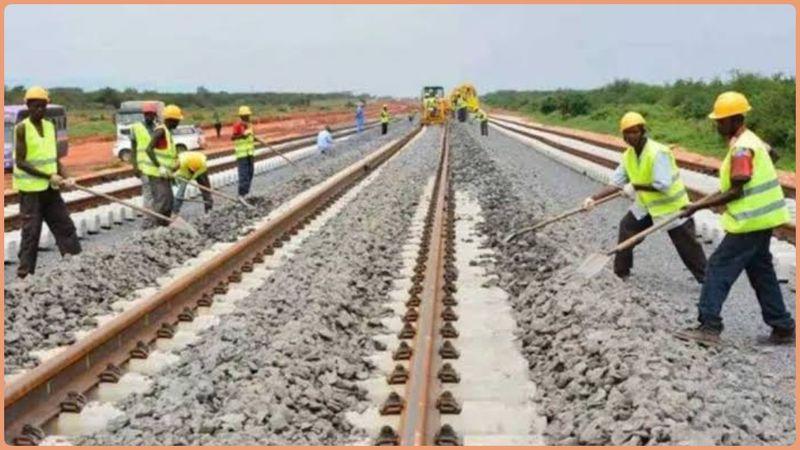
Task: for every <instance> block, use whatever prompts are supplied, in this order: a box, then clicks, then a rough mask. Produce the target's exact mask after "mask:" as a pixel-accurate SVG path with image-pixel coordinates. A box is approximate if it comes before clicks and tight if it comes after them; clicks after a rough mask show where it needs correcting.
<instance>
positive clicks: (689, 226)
mask: <svg viewBox="0 0 800 450" xmlns="http://www.w3.org/2000/svg"><path fill="white" fill-rule="evenodd" d="M652 225H653V218H652V217H650V216H649V215H648V216H645V217H644V218H642V220H636V217H634V215H633V213H631V212H630V211H628V213H627V214H625V216H624V217H622V220H620V222H619V239H618V242H622V241H624V240H626V239H628V238H629V237H631V236H633V235H635V234H637V233H639V232H641V231H644V230H645V229H646V228H650V227H651V226H652ZM668 233H669V238H670V239H671V240H672V243H673V245H675V250H677V251H678V256H680V257H681V261H683V264H684V265H685V266H686V268H687V269H689V272H691V273H692V275H693V276H694V278H695V279H696V280H697V281H698V282H699V283H702V282H703V280H704V279H705V271H706V254H705V252H703V247H702V246H701V245H700V243H699V242H697V239H696V238H695V232H694V219H689V220H687V221H686V222H684V224H683V225H681V226H679V227H676V228H673V229H671V230H669V231H668ZM637 245H638V244H637ZM634 247H636V246H635V245H634V246H633V247H631V248H629V249H627V250H622V251H619V252H617V254H616V256H615V257H614V273H615V274H617V276H619V277H626V276H628V275H630V273H631V267H633V248H634Z"/></svg>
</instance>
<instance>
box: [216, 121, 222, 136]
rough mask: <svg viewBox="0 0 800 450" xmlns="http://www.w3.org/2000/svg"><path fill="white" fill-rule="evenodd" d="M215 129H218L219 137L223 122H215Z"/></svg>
mask: <svg viewBox="0 0 800 450" xmlns="http://www.w3.org/2000/svg"><path fill="white" fill-rule="evenodd" d="M214 129H215V130H217V137H219V136H220V134H221V133H222V124H221V123H215V124H214Z"/></svg>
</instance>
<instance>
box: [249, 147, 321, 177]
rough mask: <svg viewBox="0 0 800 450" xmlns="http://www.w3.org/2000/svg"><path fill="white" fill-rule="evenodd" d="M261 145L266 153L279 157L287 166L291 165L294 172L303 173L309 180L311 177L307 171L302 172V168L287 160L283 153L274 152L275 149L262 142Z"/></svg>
mask: <svg viewBox="0 0 800 450" xmlns="http://www.w3.org/2000/svg"><path fill="white" fill-rule="evenodd" d="M261 143H262V144H263V146H264V148H265V149H267V151H269V152H272V153H273V154H276V155H278V156H280V157H281V158H283V159H284V160H285V161H286V162H288V163H289V164H291V165H292V167H294V168H295V170H298V171H300V172H302V173H303V175H305V176H307V177H309V178H310V177H311V176H310V174H309V173H308V171H306V170H304V169H303V168H302V167H300V166H298V165H297V163H296V162H294V161H292V160H291V159H289V158H288V157H287V156H286V155H284V154H283V153H281V152H280V151H278V150H276V149H275V148H273V147H272V146H270V145H267V144H266V143H265V142H263V141H262V142H261Z"/></svg>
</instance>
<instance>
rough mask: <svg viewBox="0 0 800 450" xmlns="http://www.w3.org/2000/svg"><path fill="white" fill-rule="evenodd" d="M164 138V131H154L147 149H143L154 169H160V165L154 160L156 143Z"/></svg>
mask: <svg viewBox="0 0 800 450" xmlns="http://www.w3.org/2000/svg"><path fill="white" fill-rule="evenodd" d="M164 136H165V135H164V129H163V128H156V130H155V131H154V132H153V137H152V138H151V139H150V143H149V144H147V149H145V152H147V156H148V158H150V161H152V163H153V165H155V166H156V167H160V165H159V164H158V160H157V159H156V151H155V147H156V142H158V140H159V139H161V138H162V137H164Z"/></svg>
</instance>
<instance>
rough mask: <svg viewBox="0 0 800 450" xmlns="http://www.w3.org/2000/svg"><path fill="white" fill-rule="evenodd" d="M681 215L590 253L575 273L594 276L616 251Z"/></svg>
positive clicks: (631, 244) (673, 216) (704, 198)
mask: <svg viewBox="0 0 800 450" xmlns="http://www.w3.org/2000/svg"><path fill="white" fill-rule="evenodd" d="M713 195H716V193H714V194H709V195H707V196H705V197H703V198H702V199H701V200H699V201H700V202H702V201H704V200H706V199H707V198H709V197H711V196H713ZM680 217H681V212H676V213H675V214H672V215H670V216H667V217H666V218H665V219H664V220H662V221H661V222H658V223H656V224H653V226H651V227H650V228H648V229H646V230H644V231H642V232H640V233H637V234H635V235H633V236H631V237H629V238H628V239H626V240H624V241H622V242H620V243H619V244H617V246H616V247H614V248H612V249H611V250H608V251H606V252H602V253H593V254H591V255H589V257H588V258H586V259H584V260H583V262H582V263H581V265H580V266H578V268H577V269H575V273H577V274H578V275H580V276H582V277H583V278H586V279H589V278H594V276H595V275H597V274H598V273H600V271H601V270H603V267H605V265H606V264H608V262H609V261H610V260H611V257H612V256H614V254H615V253H617V252H618V251H621V250H625V249H628V248H630V247H633V246H634V245H636V244H638V243H639V242H641V241H643V240H644V238H645V237H647V236H649V235H651V234H653V233H655V232H656V231H658V230H661V229H663V228H664V227H666V226H667V225H669V224H671V223H672V222H675V221H676V220H678V219H680Z"/></svg>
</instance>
